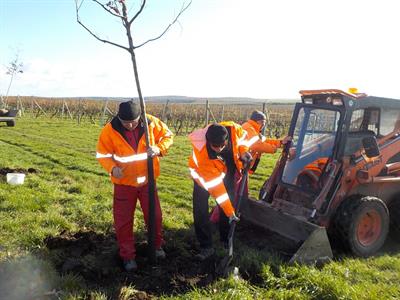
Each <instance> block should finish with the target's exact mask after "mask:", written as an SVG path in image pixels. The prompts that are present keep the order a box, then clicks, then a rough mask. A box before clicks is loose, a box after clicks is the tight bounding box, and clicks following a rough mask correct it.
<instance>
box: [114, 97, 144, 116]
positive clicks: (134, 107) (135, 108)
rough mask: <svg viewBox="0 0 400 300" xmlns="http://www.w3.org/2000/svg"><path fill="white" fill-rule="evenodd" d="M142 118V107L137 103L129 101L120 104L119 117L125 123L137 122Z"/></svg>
mask: <svg viewBox="0 0 400 300" xmlns="http://www.w3.org/2000/svg"><path fill="white" fill-rule="evenodd" d="M139 116H140V106H139V104H137V103H136V102H133V101H132V100H131V101H127V102H122V103H120V104H119V109H118V117H119V118H120V119H121V120H123V121H132V120H136V119H137V118H138V117H139Z"/></svg>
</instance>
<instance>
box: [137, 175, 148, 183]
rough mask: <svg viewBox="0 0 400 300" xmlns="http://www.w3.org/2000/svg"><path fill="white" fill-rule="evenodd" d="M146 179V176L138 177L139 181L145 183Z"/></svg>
mask: <svg viewBox="0 0 400 300" xmlns="http://www.w3.org/2000/svg"><path fill="white" fill-rule="evenodd" d="M145 181H146V176H143V177H138V178H137V183H143V182H145Z"/></svg>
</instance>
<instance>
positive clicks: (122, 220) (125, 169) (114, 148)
mask: <svg viewBox="0 0 400 300" xmlns="http://www.w3.org/2000/svg"><path fill="white" fill-rule="evenodd" d="M140 115H141V109H140V106H139V105H138V103H136V102H133V101H128V102H122V103H121V104H120V105H119V110H118V115H117V116H116V117H114V118H113V119H112V120H111V122H109V123H108V124H107V125H105V127H104V128H103V129H102V131H101V133H100V137H99V140H98V143H97V155H96V158H97V160H98V161H99V163H100V164H101V165H102V166H103V168H104V169H105V170H106V171H107V172H108V173H109V174H110V177H111V181H112V183H113V184H114V201H113V216H114V228H115V232H116V236H117V241H118V246H119V255H120V257H121V259H122V261H123V265H124V268H125V270H126V271H128V272H129V271H134V270H136V269H137V264H136V261H135V256H136V251H135V240H134V234H133V223H134V214H135V208H136V202H137V199H139V202H140V206H141V208H142V211H143V215H144V219H145V222H146V225H147V227H148V218H149V211H148V207H149V192H148V189H149V188H148V178H147V157H148V156H151V157H153V166H154V177H155V178H157V177H158V176H159V174H160V167H159V166H160V162H159V159H160V157H162V156H164V155H165V154H166V153H167V150H168V148H169V147H170V146H171V145H172V143H173V135H172V132H171V131H170V130H169V129H168V127H167V125H165V124H164V123H163V122H161V121H160V120H159V119H158V118H156V117H154V116H151V115H149V114H147V115H146V117H147V121H148V129H149V139H150V147H149V148H148V149H147V147H146V140H145V136H144V123H143V121H142V120H141V117H140ZM155 219H156V220H155V222H156V224H155V246H156V257H157V258H164V257H165V252H164V250H163V249H162V244H163V243H164V241H163V238H162V228H161V227H162V214H161V208H160V201H159V198H158V194H157V189H156V188H155Z"/></svg>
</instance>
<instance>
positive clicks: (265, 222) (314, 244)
mask: <svg viewBox="0 0 400 300" xmlns="http://www.w3.org/2000/svg"><path fill="white" fill-rule="evenodd" d="M242 218H243V219H244V220H246V221H248V222H249V223H251V224H254V225H256V226H259V227H261V228H263V229H267V230H269V231H272V232H275V233H277V234H279V235H280V236H283V237H284V238H285V239H287V240H289V241H290V243H293V248H295V249H297V250H296V252H295V253H294V254H293V256H292V257H291V259H290V261H289V263H300V264H314V263H317V262H321V261H327V260H329V259H331V258H332V257H333V254H332V249H331V246H330V243H329V239H328V235H327V233H326V229H325V228H324V227H321V226H318V225H315V224H313V223H310V222H307V221H304V220H301V219H299V218H297V217H295V216H293V215H289V214H286V213H284V212H281V211H278V210H276V209H274V208H273V207H272V206H271V205H270V204H268V203H266V202H264V201H256V200H253V199H251V198H250V199H248V201H246V202H245V203H243V208H242Z"/></svg>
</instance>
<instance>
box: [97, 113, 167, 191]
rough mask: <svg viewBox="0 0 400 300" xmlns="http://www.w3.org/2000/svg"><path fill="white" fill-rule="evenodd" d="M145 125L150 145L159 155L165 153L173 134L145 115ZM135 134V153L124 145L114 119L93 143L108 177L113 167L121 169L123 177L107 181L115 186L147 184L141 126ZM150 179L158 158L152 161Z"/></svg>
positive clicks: (153, 118)
mask: <svg viewBox="0 0 400 300" xmlns="http://www.w3.org/2000/svg"><path fill="white" fill-rule="evenodd" d="M146 117H147V121H148V125H149V139H150V145H153V146H154V145H155V146H157V147H158V148H160V153H161V155H165V154H166V153H167V150H168V148H169V147H170V146H171V145H172V143H173V134H172V132H171V131H170V130H169V129H168V127H167V125H165V124H164V123H163V122H162V121H161V120H159V119H158V118H156V117H154V116H151V115H148V114H147V115H146ZM138 126H142V127H141V128H140V130H139V141H138V147H137V151H135V150H134V149H133V148H132V146H131V145H130V144H129V143H128V141H127V140H126V138H125V137H124V131H125V128H124V127H123V126H122V124H121V122H120V121H119V120H118V118H114V119H112V120H111V122H110V123H108V124H107V125H106V126H104V128H103V129H102V131H101V133H100V137H99V141H98V143H97V150H96V151H97V153H96V158H97V160H98V161H99V163H100V164H101V165H102V166H103V168H104V169H106V171H107V172H108V173H110V176H111V171H112V169H113V168H114V167H116V166H119V167H121V168H122V169H123V174H124V176H123V177H122V178H119V179H118V178H115V177H113V176H111V181H112V182H113V183H115V184H122V185H130V186H135V187H138V186H142V185H145V184H146V183H147V180H148V178H147V151H146V139H145V135H144V128H143V123H142V122H140V123H139V125H138ZM153 166H154V177H155V178H157V177H158V176H159V175H160V161H159V157H158V156H156V157H154V158H153Z"/></svg>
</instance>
